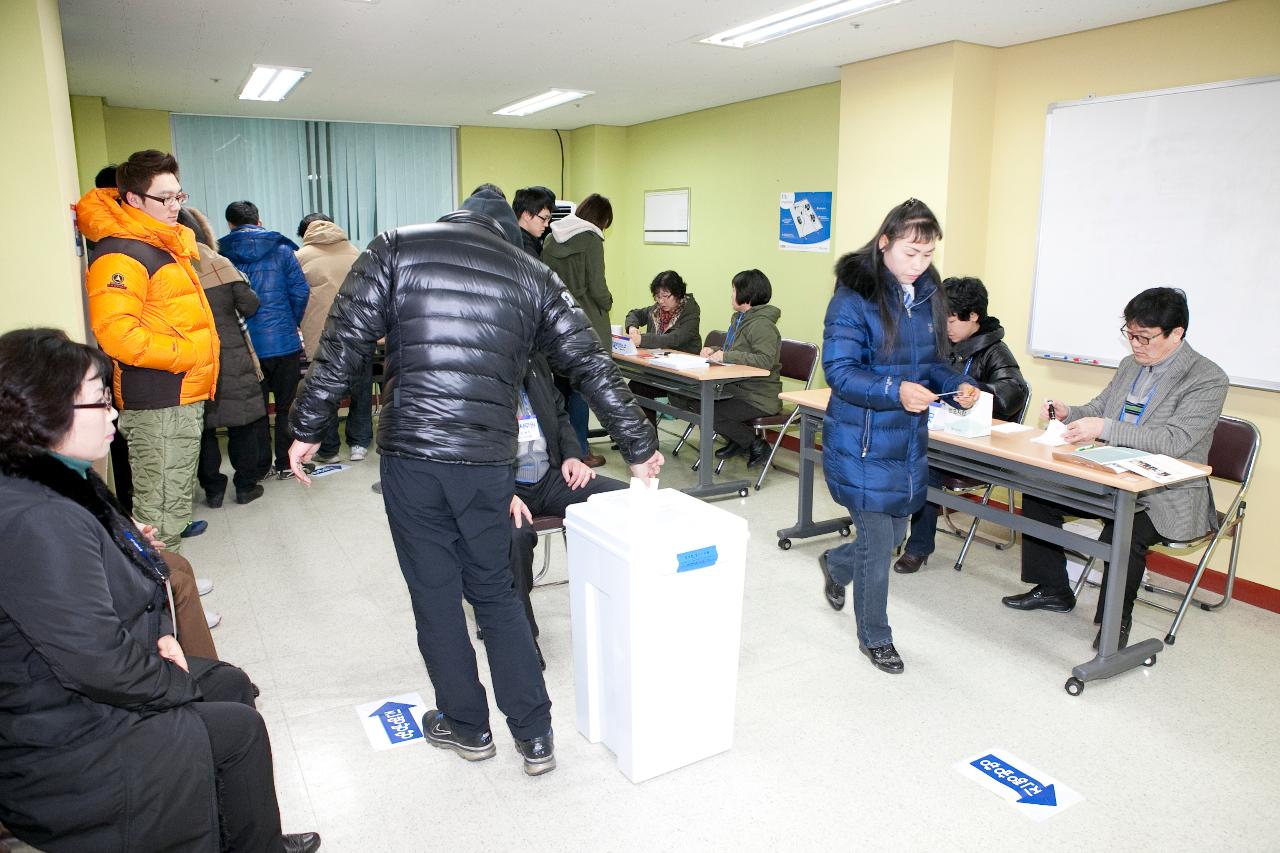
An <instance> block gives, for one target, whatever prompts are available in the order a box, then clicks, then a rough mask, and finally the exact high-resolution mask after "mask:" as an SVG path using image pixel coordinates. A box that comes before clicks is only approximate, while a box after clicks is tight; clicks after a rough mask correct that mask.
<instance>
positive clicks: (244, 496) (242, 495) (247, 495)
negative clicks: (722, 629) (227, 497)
mask: <svg viewBox="0 0 1280 853" xmlns="http://www.w3.org/2000/svg"><path fill="white" fill-rule="evenodd" d="M265 492H266V490H265V489H263V488H262V486H259V485H258V484H256V483H255V484H254V485H252V486H250V487H249V488H247V489H245V490H243V491H241V490H240V489H236V503H238V504H247V503H253V502H254V501H256V500H257V499H258V498H260V497H262V496H263V494H265Z"/></svg>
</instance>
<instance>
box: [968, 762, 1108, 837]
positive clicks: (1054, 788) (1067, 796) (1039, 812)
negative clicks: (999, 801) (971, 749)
mask: <svg viewBox="0 0 1280 853" xmlns="http://www.w3.org/2000/svg"><path fill="white" fill-rule="evenodd" d="M955 769H956V770H957V771H958V772H959V773H960V774H961V775H963V776H967V777H969V778H970V779H972V780H973V781H975V782H977V783H978V784H979V785H981V786H983V787H984V788H986V789H987V790H988V791H991V792H992V793H994V794H996V795H998V796H1000V797H1002V798H1003V799H1004V800H1006V801H1007V802H1008V803H1009V804H1010V805H1012V806H1013V807H1014V808H1015V809H1016V810H1018V811H1020V812H1021V813H1022V814H1023V815H1024V816H1025V817H1028V818H1030V819H1031V820H1034V821H1041V820H1047V819H1049V818H1051V817H1053V816H1054V815H1056V814H1058V813H1059V812H1061V811H1062V810H1063V809H1066V808H1069V807H1070V806H1073V805H1075V804H1076V803H1078V802H1080V801H1081V800H1083V799H1084V797H1082V796H1081V795H1080V794H1079V793H1077V792H1076V791H1074V790H1072V789H1071V788H1068V787H1067V786H1065V785H1063V784H1062V783H1061V782H1059V781H1058V780H1057V779H1054V778H1053V777H1051V776H1048V775H1046V774H1044V773H1042V772H1041V771H1039V770H1037V769H1036V768H1034V767H1032V766H1031V765H1030V764H1028V763H1027V762H1025V761H1023V760H1022V759H1021V758H1018V756H1016V755H1014V754H1013V753H1011V752H1009V750H1007V749H989V750H984V751H982V752H980V753H978V754H977V755H973V756H970V757H969V758H966V759H965V760H964V761H961V762H959V763H958V764H956V765H955Z"/></svg>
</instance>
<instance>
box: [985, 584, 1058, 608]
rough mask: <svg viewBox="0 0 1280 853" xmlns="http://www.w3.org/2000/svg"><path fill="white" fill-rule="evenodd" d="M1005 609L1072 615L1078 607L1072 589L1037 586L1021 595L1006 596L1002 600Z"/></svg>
mask: <svg viewBox="0 0 1280 853" xmlns="http://www.w3.org/2000/svg"><path fill="white" fill-rule="evenodd" d="M1000 600H1001V601H1002V602H1003V603H1004V606H1005V607H1012V608H1013V609H1014V610H1052V611H1053V612H1055V613H1070V612H1071V611H1072V610H1073V609H1074V608H1075V606H1076V596H1075V593H1073V592H1072V591H1071V590H1070V589H1068V588H1067V587H1063V588H1061V589H1054V588H1052V587H1047V586H1044V585H1043V584H1036V585H1035V586H1033V587H1032V588H1031V589H1030V590H1029V591H1027V592H1024V593H1022V594H1021V595H1006V596H1005V597H1004V598H1002V599H1000Z"/></svg>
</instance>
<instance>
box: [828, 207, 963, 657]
mask: <svg viewBox="0 0 1280 853" xmlns="http://www.w3.org/2000/svg"><path fill="white" fill-rule="evenodd" d="M940 239H942V226H941V225H939V224H938V220H937V218H936V217H935V216H934V215H933V213H932V211H930V210H929V208H928V206H926V205H925V204H924V203H923V202H921V201H917V200H916V199H908V200H907V201H905V202H903V203H902V204H900V205H898V206H897V207H895V208H894V209H893V210H891V211H889V215H888V216H886V217H885V219H884V222H883V223H882V224H881V225H880V230H879V231H877V232H876V235H875V237H873V238H872V239H871V241H870V242H869V243H867V245H865V246H863V247H862V248H861V249H859V250H857V251H856V252H852V253H850V254H848V255H845V256H844V257H842V258H841V259H840V261H839V263H837V264H836V289H835V295H834V296H832V297H831V303H830V304H829V305H828V306H827V316H826V321H825V329H824V331H823V336H822V367H823V370H824V371H825V373H826V377H827V384H828V385H829V386H831V402H830V404H829V405H828V407H827V416H826V421H825V424H824V427H823V436H824V438H823V447H822V462H823V469H824V471H825V473H826V478H827V487H828V488H829V489H830V490H831V494H832V496H833V497H834V498H835V499H836V500H837V501H839V502H840V503H841V504H842V505H843V506H844V507H845V508H847V509H848V510H849V515H850V517H851V518H852V519H853V524H854V527H855V528H856V529H857V538H856V539H854V541H853V542H851V543H848V544H845V545H841V546H840V547H838V548H833V549H831V550H830V551H825V552H823V554H822V556H821V557H819V558H818V563H819V565H820V566H821V568H822V574H823V583H824V587H825V593H826V597H827V602H828V603H829V604H830V605H831V606H832V607H833V608H835V609H836V610H840V609H842V608H843V607H844V598H845V590H844V587H845V586H846V585H848V584H849V583H852V584H853V610H854V618H855V619H856V621H857V627H858V645H859V648H860V650H861V651H862V653H863V654H865V655H866V656H867V657H868V658H869V659H870V660H871V663H872V664H873V665H875V666H876V667H877V668H878V669H881V670H883V671H885V672H889V673H900V672H902V671H903V664H902V658H901V656H900V655H899V654H898V652H897V650H896V649H895V648H894V647H893V632H892V630H891V629H890V628H889V618H888V613H887V606H888V599H889V561H890V558H891V556H892V552H893V549H894V547H895V546H896V545H897V544H898V543H899V542H901V541H902V538H903V536H904V535H906V528H907V519H908V518H909V517H910V516H911V514H912V513H913V512H915V511H916V510H917V509H919V508H920V507H921V505H923V504H924V502H925V495H926V490H927V488H928V469H929V464H928V457H927V455H926V452H927V448H928V443H929V437H928V424H927V415H926V413H927V412H928V410H929V404H930V403H932V402H933V401H934V400H937V399H938V397H937V394H941V393H947V392H957V395H956V401H957V403H958V404H959V405H961V406H964V407H965V408H968V407H969V406H971V405H973V403H975V402H976V401H977V399H978V391H977V389H976V388H974V387H973V386H972V385H969V384H968V383H966V382H965V381H964V377H963V376H961V375H960V374H958V373H956V372H954V371H953V370H951V369H950V368H949V367H948V366H947V364H946V359H945V354H946V352H947V337H946V334H947V304H946V297H945V295H944V294H943V292H942V289H941V288H940V287H939V285H938V282H939V280H940V279H939V276H938V272H937V270H936V269H934V267H933V252H934V249H935V248H936V246H937V243H938V241H939V240H940ZM935 392H936V393H935Z"/></svg>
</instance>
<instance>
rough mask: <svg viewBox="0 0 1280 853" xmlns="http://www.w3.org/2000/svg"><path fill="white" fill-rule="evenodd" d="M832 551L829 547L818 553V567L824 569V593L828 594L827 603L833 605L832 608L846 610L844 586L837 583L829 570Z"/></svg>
mask: <svg viewBox="0 0 1280 853" xmlns="http://www.w3.org/2000/svg"><path fill="white" fill-rule="evenodd" d="M830 553H831V549H829V548H828V549H827V550H826V551H823V552H822V553H821V554H819V555H818V568H820V569H822V594H823V595H824V596H826V599H827V604H830V605H831V609H832V610H844V592H845V590H844V587H842V586H841V585H840V584H838V583H836V582H835V580H834V579H833V578H832V577H831V572H830V571H828V570H827V555H828V554H830Z"/></svg>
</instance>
